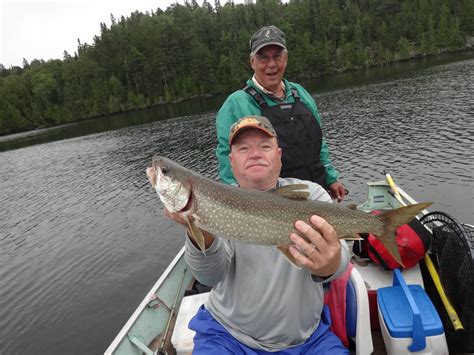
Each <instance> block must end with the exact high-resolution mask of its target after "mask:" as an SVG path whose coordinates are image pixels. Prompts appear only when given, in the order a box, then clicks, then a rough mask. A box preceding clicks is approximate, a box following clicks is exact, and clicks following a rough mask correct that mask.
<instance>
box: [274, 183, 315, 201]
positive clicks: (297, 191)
mask: <svg viewBox="0 0 474 355" xmlns="http://www.w3.org/2000/svg"><path fill="white" fill-rule="evenodd" d="M305 190H306V191H305ZM273 193H276V194H278V195H280V196H283V197H286V198H289V199H291V200H309V191H308V185H306V184H294V185H285V186H280V187H277V188H276V189H275V190H274V191H273Z"/></svg>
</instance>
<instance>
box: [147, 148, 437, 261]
mask: <svg viewBox="0 0 474 355" xmlns="http://www.w3.org/2000/svg"><path fill="white" fill-rule="evenodd" d="M147 174H148V176H149V178H150V181H151V184H152V186H153V187H154V188H155V189H156V191H157V193H158V195H159V197H160V199H161V201H162V202H163V204H164V205H165V207H166V208H167V209H168V210H169V211H171V212H178V213H179V214H180V215H181V216H182V217H183V218H184V219H186V221H187V223H188V227H189V230H190V231H191V234H192V235H193V237H194V238H195V240H196V242H197V244H198V245H199V247H200V248H201V250H204V249H205V248H204V237H203V235H202V233H201V232H200V229H202V230H205V231H208V232H209V233H211V234H214V235H219V236H222V237H225V238H228V239H233V240H236V241H239V242H242V243H250V244H259V245H275V246H277V247H278V249H280V251H282V252H283V253H284V254H285V256H286V257H287V258H289V259H290V261H291V262H293V263H295V260H294V259H293V257H292V255H291V253H289V251H288V247H289V246H290V244H291V241H290V239H289V235H290V234H291V233H292V232H294V231H295V227H294V223H295V221H296V220H303V221H308V220H309V218H310V216H312V215H318V216H320V217H322V218H324V219H325V220H326V221H327V222H329V223H330V224H331V225H332V226H333V228H334V229H335V231H336V233H337V234H338V236H339V238H341V239H350V238H352V239H353V238H354V236H356V235H357V234H359V233H371V234H374V235H376V236H377V237H378V239H379V240H380V241H381V242H382V243H383V245H384V246H385V247H386V248H387V250H388V251H389V253H390V254H391V255H392V256H393V257H394V258H395V259H396V260H397V261H398V262H399V263H400V264H401V265H403V263H402V261H401V258H400V254H399V252H398V248H397V244H396V242H395V230H396V228H397V227H399V226H401V225H403V224H406V223H408V222H410V221H411V220H412V219H413V218H414V217H415V216H416V215H417V214H418V213H419V212H420V211H422V210H424V209H425V208H427V207H428V206H429V205H431V203H419V204H416V205H409V206H406V207H401V208H398V209H395V210H389V211H386V212H382V214H380V215H372V214H368V213H365V212H362V211H357V210H352V209H349V208H347V207H344V206H340V205H336V204H332V203H328V202H320V201H310V200H307V197H308V196H309V193H308V192H307V191H305V188H306V189H307V185H304V184H298V185H288V186H283V187H281V188H277V189H276V190H272V191H273V192H264V191H256V190H247V189H243V188H238V187H235V186H230V185H225V184H222V183H219V182H216V181H214V180H211V179H208V178H206V177H204V176H202V175H199V174H197V173H196V172H194V171H192V170H189V169H187V168H185V167H183V166H181V165H178V164H177V163H175V162H173V161H172V160H170V159H167V158H164V157H160V156H155V157H153V164H152V167H150V168H148V170H147Z"/></svg>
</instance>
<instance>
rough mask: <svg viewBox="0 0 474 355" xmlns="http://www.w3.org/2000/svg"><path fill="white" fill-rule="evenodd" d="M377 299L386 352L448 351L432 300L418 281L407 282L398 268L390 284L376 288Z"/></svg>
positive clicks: (442, 352)
mask: <svg viewBox="0 0 474 355" xmlns="http://www.w3.org/2000/svg"><path fill="white" fill-rule="evenodd" d="M377 303H378V311H379V321H380V328H381V331H382V336H383V338H384V342H385V348H386V349H387V354H410V353H415V352H416V353H419V354H446V355H447V354H449V352H448V345H447V343H446V337H445V335H444V329H443V324H442V322H441V319H440V317H439V315H438V312H437V311H436V309H435V307H434V305H433V303H432V302H431V300H430V298H429V297H428V295H427V294H426V292H425V290H424V289H423V288H422V287H421V286H420V285H407V284H406V282H405V279H404V278H403V276H402V274H401V272H400V270H394V273H393V286H391V287H383V288H379V289H378V290H377Z"/></svg>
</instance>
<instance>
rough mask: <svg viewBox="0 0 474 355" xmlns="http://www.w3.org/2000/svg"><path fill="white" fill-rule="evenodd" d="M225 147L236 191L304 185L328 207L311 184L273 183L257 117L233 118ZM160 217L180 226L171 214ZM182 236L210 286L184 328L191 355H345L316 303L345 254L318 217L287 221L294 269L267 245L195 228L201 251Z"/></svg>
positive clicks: (265, 133)
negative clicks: (190, 341)
mask: <svg viewBox="0 0 474 355" xmlns="http://www.w3.org/2000/svg"><path fill="white" fill-rule="evenodd" d="M229 144H230V155H229V160H230V164H231V167H232V171H233V173H234V176H235V178H236V180H237V182H238V184H239V186H240V187H241V188H246V189H254V190H260V191H267V190H272V189H275V188H277V187H280V186H284V185H289V184H299V183H304V184H307V185H308V189H309V192H310V199H313V200H319V201H325V202H331V198H330V196H329V195H328V193H327V192H326V191H325V190H324V189H323V188H322V187H321V186H319V185H318V184H315V183H313V182H309V181H301V180H298V179H291V178H285V179H282V178H279V174H280V169H281V153H282V152H281V149H280V148H278V142H277V137H276V133H275V130H274V129H273V127H272V125H271V124H270V122H269V121H268V120H267V119H266V118H265V117H261V116H248V117H244V118H241V119H240V120H239V121H237V122H236V123H235V124H234V125H233V126H232V128H231V130H230V135H229ZM165 213H166V214H167V216H168V217H170V218H171V219H173V220H175V221H176V222H178V223H182V224H185V222H184V221H183V220H181V219H180V217H179V216H178V215H176V214H173V213H170V212H168V211H165ZM309 222H310V223H309ZM313 226H314V227H313ZM298 234H300V235H301V236H304V237H305V238H302V237H301V236H300V235H298ZM187 235H188V236H187V238H186V254H185V258H186V262H187V264H188V266H189V268H190V269H191V270H192V273H193V275H194V277H195V278H196V279H197V280H199V281H200V282H201V283H203V284H206V285H209V286H212V287H213V288H212V291H211V293H210V295H209V299H208V301H207V302H206V304H205V305H204V306H202V307H201V308H200V309H199V311H198V313H197V314H196V315H195V316H194V318H193V319H192V320H191V322H190V323H189V328H190V329H192V330H194V331H196V336H195V337H194V351H193V354H202V355H211V354H216V355H217V354H219V355H220V354H267V353H280V354H316V353H318V354H326V353H330V354H349V352H348V350H347V349H346V348H344V346H343V345H342V343H341V341H340V340H339V338H338V337H337V336H336V335H334V334H333V333H332V332H331V331H330V330H329V325H330V324H329V320H328V317H327V316H326V311H325V308H324V304H323V282H327V281H330V280H332V279H334V278H336V277H337V276H339V275H340V274H342V273H343V272H344V270H345V269H346V267H347V265H348V262H349V251H348V248H347V245H346V243H345V241H340V240H339V238H338V236H337V235H336V232H335V231H334V229H333V228H332V226H331V225H329V224H328V223H327V222H326V221H325V220H324V219H322V218H321V217H319V216H316V215H315V216H312V217H311V218H310V221H296V222H295V232H294V233H292V234H291V235H290V236H289V237H290V239H291V242H292V243H293V244H292V245H291V246H290V248H289V252H290V253H291V255H292V257H293V258H294V260H296V262H297V263H298V264H299V265H300V266H301V268H299V269H298V268H296V267H295V266H294V265H292V264H290V263H289V262H288V260H286V258H285V256H284V255H283V254H282V253H281V252H280V251H279V250H278V249H277V248H275V247H273V246H260V245H250V244H243V243H239V242H236V241H233V240H228V239H224V238H216V237H215V236H213V235H211V234H210V233H207V232H205V231H203V235H204V239H205V247H206V249H205V251H204V252H203V251H201V250H200V249H199V247H197V244H196V243H195V241H194V240H193V237H191V234H190V233H188V234H187Z"/></svg>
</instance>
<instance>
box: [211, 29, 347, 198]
mask: <svg viewBox="0 0 474 355" xmlns="http://www.w3.org/2000/svg"><path fill="white" fill-rule="evenodd" d="M250 47H251V48H250V49H251V53H250V65H251V67H252V69H253V71H254V75H253V77H252V78H251V79H249V80H248V81H247V86H246V87H245V88H244V89H242V90H238V91H236V92H234V93H233V94H231V95H230V96H229V97H228V98H227V100H226V101H225V102H224V104H223V105H222V107H221V109H220V110H219V112H218V114H217V118H216V128H217V139H218V144H217V148H216V155H217V159H218V162H219V175H220V178H221V180H222V181H223V182H225V183H228V184H232V183H235V182H236V180H235V178H234V176H233V174H232V171H231V168H230V162H229V158H228V156H229V153H230V152H229V141H228V137H229V130H230V127H231V126H232V124H234V123H235V122H236V121H237V120H238V119H239V118H242V117H244V116H248V115H262V116H265V117H267V118H268V119H269V120H270V122H271V124H272V125H273V127H275V130H276V132H277V134H278V139H279V141H278V143H279V145H280V147H281V148H282V150H283V156H282V163H283V167H282V170H281V175H280V176H281V177H293V178H298V179H302V180H310V181H314V182H316V183H318V184H320V185H321V186H323V187H324V188H326V189H327V190H328V191H329V192H330V194H331V196H332V197H333V198H335V199H337V200H338V201H339V202H340V201H342V199H343V198H344V195H345V188H344V185H343V184H342V183H341V182H339V181H337V179H338V172H337V170H336V169H335V168H334V167H333V166H332V164H331V161H330V159H329V148H328V146H327V143H326V141H325V140H324V138H323V135H322V126H321V118H320V116H319V113H318V109H317V107H316V103H315V102H314V100H313V98H312V97H311V95H310V94H309V93H308V92H307V91H306V90H305V89H304V88H303V87H302V86H301V85H299V84H296V83H292V82H289V81H288V80H286V79H283V75H284V73H285V69H286V65H287V63H288V52H287V49H286V40H285V34H284V33H283V32H282V31H281V30H280V29H279V28H277V27H275V26H265V27H262V28H261V29H259V30H258V31H257V32H255V33H254V34H253V36H252V38H251V40H250Z"/></svg>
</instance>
